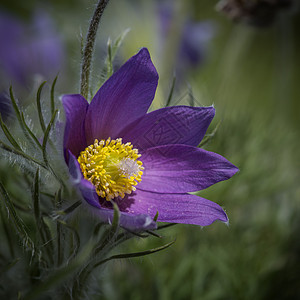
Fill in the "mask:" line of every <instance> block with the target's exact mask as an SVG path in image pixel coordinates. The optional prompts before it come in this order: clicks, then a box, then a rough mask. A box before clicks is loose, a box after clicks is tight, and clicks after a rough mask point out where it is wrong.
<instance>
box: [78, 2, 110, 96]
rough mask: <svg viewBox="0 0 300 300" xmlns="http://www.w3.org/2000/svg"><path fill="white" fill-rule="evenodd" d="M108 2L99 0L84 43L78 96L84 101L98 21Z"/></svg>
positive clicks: (87, 90) (86, 94)
mask: <svg viewBox="0 0 300 300" xmlns="http://www.w3.org/2000/svg"><path fill="white" fill-rule="evenodd" d="M108 1H109V0H99V2H98V4H97V6H96V9H95V12H94V15H93V17H92V20H91V22H90V26H89V30H88V33H87V36H86V42H85V46H84V50H83V55H82V65H81V82H80V94H81V95H82V96H83V97H85V98H86V99H87V98H88V96H89V86H90V84H89V81H90V73H91V62H92V57H93V51H94V45H95V39H96V34H97V29H98V26H99V22H100V19H101V17H102V14H103V11H104V9H105V7H106V5H107V3H108Z"/></svg>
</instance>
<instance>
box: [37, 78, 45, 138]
mask: <svg viewBox="0 0 300 300" xmlns="http://www.w3.org/2000/svg"><path fill="white" fill-rule="evenodd" d="M45 83H46V81H44V82H42V83H41V85H40V87H39V89H38V91H37V94H36V104H37V109H38V115H39V120H40V124H41V128H42V130H43V132H45V131H46V125H45V120H44V117H43V113H42V106H41V93H42V90H43V87H44V85H45Z"/></svg>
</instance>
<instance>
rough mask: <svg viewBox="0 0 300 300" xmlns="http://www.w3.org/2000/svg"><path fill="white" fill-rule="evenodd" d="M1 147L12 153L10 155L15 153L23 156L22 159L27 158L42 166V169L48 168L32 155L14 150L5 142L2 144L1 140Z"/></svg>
mask: <svg viewBox="0 0 300 300" xmlns="http://www.w3.org/2000/svg"><path fill="white" fill-rule="evenodd" d="M0 147H1V148H2V149H4V150H6V151H8V152H10V153H13V154H16V155H19V156H22V157H24V158H26V159H28V160H30V161H32V162H34V163H36V164H38V165H40V166H41V167H43V168H45V169H46V168H47V167H46V165H44V164H43V163H42V162H40V161H38V160H37V159H35V158H34V157H32V156H30V155H28V154H26V153H24V152H23V151H20V150H17V149H14V148H12V147H10V146H8V145H7V144H5V143H4V142H2V141H1V140H0Z"/></svg>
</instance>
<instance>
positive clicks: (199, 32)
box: [158, 1, 215, 73]
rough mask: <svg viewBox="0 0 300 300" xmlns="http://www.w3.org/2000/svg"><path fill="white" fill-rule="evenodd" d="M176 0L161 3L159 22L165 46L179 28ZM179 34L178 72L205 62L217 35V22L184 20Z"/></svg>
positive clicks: (162, 45) (162, 44) (162, 43)
mask: <svg viewBox="0 0 300 300" xmlns="http://www.w3.org/2000/svg"><path fill="white" fill-rule="evenodd" d="M174 6H175V5H174V2H170V1H167V2H162V3H161V2H160V3H159V11H158V15H159V21H160V22H159V24H160V27H159V28H160V31H161V37H162V41H161V42H160V44H161V47H165V44H166V41H168V39H170V36H171V35H172V34H173V32H172V31H174V30H177V28H175V27H174V24H175V23H176V22H177V20H176V19H175V17H176V16H175V11H174V10H175V7H174ZM180 29H181V31H180V32H176V34H178V35H179V43H178V49H177V55H176V58H177V59H176V67H177V72H180V73H183V72H184V71H186V70H187V69H192V68H197V67H198V66H199V65H200V64H202V63H203V61H204V59H205V55H206V52H207V46H208V44H209V42H210V41H211V39H212V38H213V36H214V35H215V24H214V23H213V22H212V21H202V22H195V21H193V20H191V19H186V20H185V21H184V22H183V25H182V27H181V28H180Z"/></svg>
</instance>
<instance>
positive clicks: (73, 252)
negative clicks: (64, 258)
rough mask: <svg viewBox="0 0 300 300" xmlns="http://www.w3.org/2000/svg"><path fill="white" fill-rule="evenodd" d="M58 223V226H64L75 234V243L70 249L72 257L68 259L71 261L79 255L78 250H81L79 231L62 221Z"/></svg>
mask: <svg viewBox="0 0 300 300" xmlns="http://www.w3.org/2000/svg"><path fill="white" fill-rule="evenodd" d="M57 222H58V224H61V225H62V226H64V227H66V228H67V229H68V230H70V231H71V232H72V234H73V237H74V241H75V243H74V244H73V245H72V248H71V249H70V251H71V255H70V256H69V257H68V260H69V261H70V260H72V259H73V258H74V257H75V256H76V255H77V254H78V250H79V248H80V237H79V234H78V231H77V230H76V229H75V228H74V227H73V226H71V225H69V224H68V223H66V222H64V221H62V220H57Z"/></svg>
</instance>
